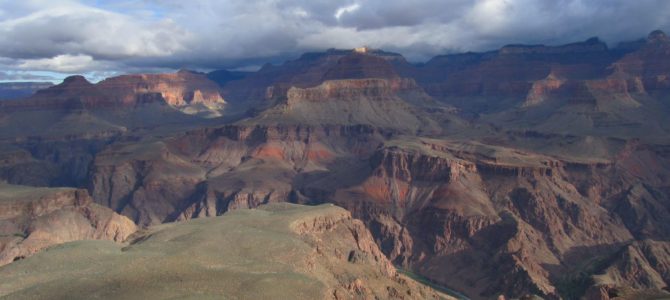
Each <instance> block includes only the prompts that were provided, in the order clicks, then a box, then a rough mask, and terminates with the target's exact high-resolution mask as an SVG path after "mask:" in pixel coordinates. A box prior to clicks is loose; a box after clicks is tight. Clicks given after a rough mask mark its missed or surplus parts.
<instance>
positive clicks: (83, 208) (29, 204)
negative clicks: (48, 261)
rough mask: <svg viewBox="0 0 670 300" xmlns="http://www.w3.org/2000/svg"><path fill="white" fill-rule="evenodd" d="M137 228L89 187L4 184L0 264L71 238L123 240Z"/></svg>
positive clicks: (0, 200) (0, 191)
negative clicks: (95, 196) (93, 196)
mask: <svg viewBox="0 0 670 300" xmlns="http://www.w3.org/2000/svg"><path fill="white" fill-rule="evenodd" d="M136 229H137V228H136V226H135V224H134V223H133V222H132V221H130V220H129V219H128V218H126V217H123V216H120V215H118V214H116V213H115V212H113V211H112V210H110V209H109V208H106V207H103V206H100V205H97V204H95V203H93V201H92V199H91V198H90V196H89V195H88V193H87V192H86V191H85V190H76V189H68V188H61V189H56V188H54V189H49V188H32V187H25V186H14V185H7V184H0V265H6V264H9V263H11V262H13V261H17V260H21V259H24V258H27V257H29V256H32V255H34V254H35V253H38V252H39V251H41V250H43V249H45V248H47V247H50V246H53V245H57V244H62V243H66V242H71V241H78V240H110V241H115V242H123V241H125V240H126V238H128V237H129V236H130V235H131V234H132V233H134V232H135V231H136Z"/></svg>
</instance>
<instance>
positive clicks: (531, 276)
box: [314, 144, 633, 298]
mask: <svg viewBox="0 0 670 300" xmlns="http://www.w3.org/2000/svg"><path fill="white" fill-rule="evenodd" d="M473 146H474V145H473ZM395 147H398V145H394V148H390V149H384V150H381V152H379V153H377V154H376V155H375V156H373V157H374V158H373V159H371V162H372V164H373V171H372V172H371V173H370V177H368V178H366V179H364V181H363V182H362V183H361V184H360V185H358V186H355V187H353V188H345V189H344V190H339V191H337V192H336V193H335V194H334V197H333V198H332V200H331V201H334V202H335V203H338V204H339V205H342V206H343V207H345V208H347V209H349V210H351V211H353V212H354V215H355V216H357V217H359V218H361V219H363V220H366V221H367V223H368V226H370V228H371V229H372V231H373V233H374V234H375V237H376V238H377V242H378V243H379V244H380V245H382V249H383V250H384V251H385V253H386V254H387V255H389V256H390V258H391V259H392V260H394V261H395V262H396V263H399V264H403V265H405V266H408V267H410V268H412V269H414V270H416V271H417V272H420V273H421V274H423V275H425V276H428V277H429V278H431V279H434V280H437V281H438V282H440V283H444V284H445V285H447V286H452V287H457V288H458V289H459V290H461V291H465V292H467V293H468V295H470V296H471V297H475V298H479V297H483V298H488V297H493V296H496V295H497V294H496V293H501V292H502V293H503V294H506V295H507V296H512V297H518V296H521V295H524V294H526V293H536V294H541V295H545V296H550V297H557V296H558V294H559V292H560V291H559V290H558V288H557V285H558V284H557V283H558V282H559V281H560V280H561V279H560V278H561V276H562V274H564V272H570V270H571V268H572V267H573V266H575V265H578V264H580V263H583V262H584V261H586V260H588V259H589V257H590V256H591V255H595V254H597V253H599V251H602V250H597V249H598V246H599V245H616V244H623V243H625V242H628V241H630V240H632V239H633V236H632V234H631V233H630V232H629V230H628V229H627V228H626V226H625V225H624V224H623V222H622V221H621V220H620V219H619V218H618V217H615V216H612V215H610V214H609V213H608V212H607V210H606V209H605V208H604V207H602V206H600V205H598V204H597V203H594V202H592V200H590V199H588V198H585V197H584V196H582V195H581V194H579V192H578V191H577V188H576V187H575V186H574V184H575V183H574V182H570V180H571V179H570V177H571V176H572V175H571V174H570V171H568V170H566V169H565V165H564V164H563V163H561V162H559V161H553V160H550V159H548V158H543V157H541V156H534V155H532V154H530V155H528V156H526V157H525V158H524V157H523V156H519V155H516V156H514V157H506V152H505V150H504V149H485V148H483V149H478V150H476V151H475V149H477V147H471V146H467V147H463V146H460V145H457V146H453V145H448V144H447V145H431V144H425V145H422V146H421V147H420V148H416V147H415V146H411V147H410V148H408V149H402V148H395ZM480 147H481V146H480ZM468 148H469V149H470V150H466V149H468ZM446 149H448V150H446ZM419 150H420V151H419ZM491 150H493V151H494V152H493V153H494V154H493V155H491V154H490V153H491ZM484 153H489V154H486V155H484ZM510 159H516V160H517V162H516V163H514V164H512V163H509V161H510ZM314 188H316V187H314ZM429 228H430V229H429ZM615 248H616V247H615ZM444 269H449V270H450V272H444ZM500 273H505V274H506V275H505V276H504V277H500V276H497V275H495V274H500ZM483 274H487V275H483Z"/></svg>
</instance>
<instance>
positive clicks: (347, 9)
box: [334, 3, 361, 20]
mask: <svg viewBox="0 0 670 300" xmlns="http://www.w3.org/2000/svg"><path fill="white" fill-rule="evenodd" d="M360 8H361V5H360V4H358V3H354V4H351V5H347V6H343V7H340V8H338V9H337V11H335V15H334V16H335V19H338V20H339V19H340V18H342V15H344V14H349V13H353V12H355V11H357V10H359V9H360Z"/></svg>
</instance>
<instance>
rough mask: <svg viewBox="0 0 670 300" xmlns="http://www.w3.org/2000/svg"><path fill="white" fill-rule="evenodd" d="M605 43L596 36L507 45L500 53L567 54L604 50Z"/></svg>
mask: <svg viewBox="0 0 670 300" xmlns="http://www.w3.org/2000/svg"><path fill="white" fill-rule="evenodd" d="M607 49H608V48H607V44H605V43H604V42H603V41H601V40H600V39H599V38H597V37H593V38H590V39H588V40H586V41H584V42H579V43H572V44H567V45H561V46H545V45H507V46H504V47H503V48H502V49H500V54H544V55H546V54H567V53H589V52H606V51H607Z"/></svg>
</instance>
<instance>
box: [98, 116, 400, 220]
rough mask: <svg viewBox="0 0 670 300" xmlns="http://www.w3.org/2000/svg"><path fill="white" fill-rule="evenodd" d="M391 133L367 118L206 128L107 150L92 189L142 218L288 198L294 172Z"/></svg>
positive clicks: (359, 150)
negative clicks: (348, 121) (331, 122)
mask: <svg viewBox="0 0 670 300" xmlns="http://www.w3.org/2000/svg"><path fill="white" fill-rule="evenodd" d="M386 134H388V133H386V132H384V131H383V130H379V129H377V128H375V127H372V126H364V125H360V126H337V125H333V126H319V127H313V126H301V125H275V126H262V125H259V126H243V125H230V126H226V127H223V128H219V129H202V130H197V131H192V132H189V133H187V134H184V135H183V136H180V137H176V138H173V139H170V140H167V141H165V142H157V143H149V144H142V143H140V144H130V145H118V146H117V147H115V148H109V149H107V150H106V151H104V152H103V153H101V154H100V155H98V156H97V158H96V161H95V162H94V164H93V167H92V171H91V174H90V178H91V182H90V185H89V190H90V191H91V195H92V196H93V197H94V198H95V199H96V201H97V202H98V203H100V204H104V205H106V206H109V207H112V208H114V209H115V210H116V211H118V212H123V213H124V214H125V215H127V216H130V217H131V218H132V219H133V220H135V221H136V222H139V223H140V224H157V223H160V222H164V221H170V220H175V219H190V218H192V217H196V216H212V215H218V214H221V213H223V212H225V211H228V210H230V209H235V208H247V207H255V206H257V205H260V204H265V203H270V202H279V201H286V200H287V199H289V198H290V197H289V196H290V194H291V191H292V185H293V182H292V181H293V177H294V176H295V175H296V174H298V173H309V172H314V173H318V172H323V171H325V170H327V166H329V165H332V164H335V163H336V161H337V159H340V158H351V157H352V156H356V155H361V156H365V155H367V154H368V153H371V152H372V151H373V150H374V148H375V147H377V145H378V144H379V142H380V141H381V140H382V139H383V138H384V136H385V135H386ZM119 153H123V155H119Z"/></svg>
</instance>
